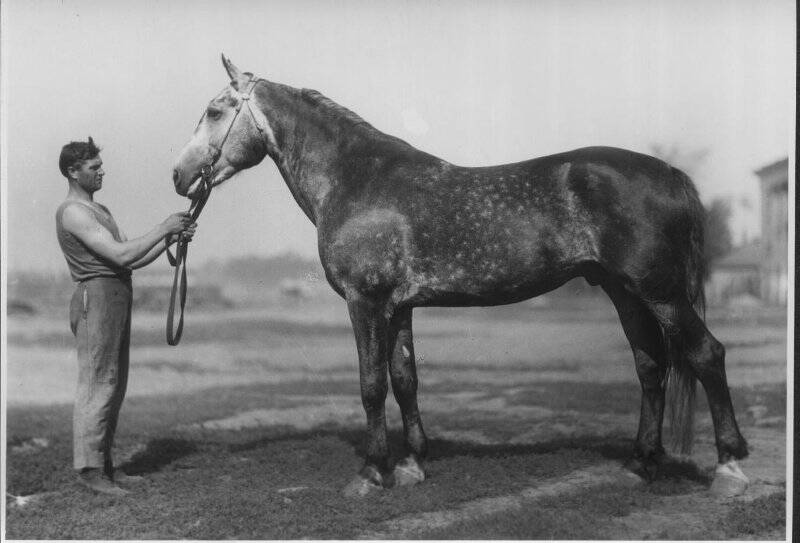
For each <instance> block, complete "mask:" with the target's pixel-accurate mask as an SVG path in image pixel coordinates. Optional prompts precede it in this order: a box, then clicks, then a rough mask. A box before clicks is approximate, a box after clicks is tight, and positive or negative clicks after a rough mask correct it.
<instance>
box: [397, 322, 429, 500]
mask: <svg viewBox="0 0 800 543" xmlns="http://www.w3.org/2000/svg"><path fill="white" fill-rule="evenodd" d="M389 351H390V358H389V373H390V375H391V377H392V391H393V392H394V397H395V400H397V404H398V405H399V406H400V413H401V414H402V416H403V433H404V435H405V449H406V450H405V457H404V458H403V459H402V460H400V461H399V462H398V463H397V465H395V467H394V472H393V474H394V484H395V485H399V486H404V485H415V484H417V483H421V482H422V481H424V480H425V471H424V470H423V468H422V460H423V459H424V458H425V455H426V454H427V452H428V440H427V438H426V437H425V432H424V430H423V429H422V419H421V418H420V416H419V409H418V407H417V368H416V364H415V363H414V339H413V336H412V333H411V308H410V307H409V308H403V309H400V310H398V311H397V312H396V313H395V314H394V316H393V317H392V319H391V320H390V321H389Z"/></svg>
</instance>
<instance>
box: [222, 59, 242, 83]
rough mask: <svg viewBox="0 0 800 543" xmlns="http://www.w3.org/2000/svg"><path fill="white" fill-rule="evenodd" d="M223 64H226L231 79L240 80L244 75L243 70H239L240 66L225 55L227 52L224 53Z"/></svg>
mask: <svg viewBox="0 0 800 543" xmlns="http://www.w3.org/2000/svg"><path fill="white" fill-rule="evenodd" d="M222 65H223V66H225V71H226V72H228V77H230V78H231V81H239V79H241V77H242V72H241V71H239V68H237V67H236V65H235V64H234V63H233V62H231V61H230V60H229V59H227V58H226V57H225V54H224V53H223V54H222Z"/></svg>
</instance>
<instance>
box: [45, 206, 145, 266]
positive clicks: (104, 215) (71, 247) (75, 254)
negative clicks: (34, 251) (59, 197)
mask: <svg viewBox="0 0 800 543" xmlns="http://www.w3.org/2000/svg"><path fill="white" fill-rule="evenodd" d="M69 205H79V206H84V207H86V208H88V209H90V210H91V211H92V213H94V216H95V217H96V218H97V222H99V223H100V224H101V225H102V226H103V227H104V228H105V229H106V230H108V231H109V232H111V235H112V236H113V237H114V239H115V240H117V241H122V239H121V237H120V235H119V228H117V223H116V222H114V218H113V217H112V216H111V213H109V211H108V209H106V207H105V206H103V205H101V204H95V205H96V206H97V207H99V208H100V209H97V208H96V207H95V206H93V205H90V204H84V203H81V202H77V201H74V200H68V201H66V202H63V203H62V204H61V205H60V206H58V210H57V211H56V234H57V235H58V244H59V245H60V246H61V251H62V252H63V253H64V258H65V259H66V260H67V266H68V267H69V273H70V275H71V276H72V280H73V281H86V280H87V279H93V278H95V277H119V278H121V279H127V278H129V277H130V276H131V270H130V269H129V268H124V267H121V266H117V265H116V264H114V263H112V262H109V261H108V260H105V259H104V258H103V257H102V256H100V255H98V254H96V253H94V252H92V250H91V249H89V248H88V247H87V246H86V245H84V243H83V242H82V241H81V240H79V239H78V238H77V237H75V236H74V235H72V234H71V233H70V232H67V231H66V230H65V229H64V225H63V224H62V217H63V215H64V209H66V207H67V206H69ZM101 210H102V211H101Z"/></svg>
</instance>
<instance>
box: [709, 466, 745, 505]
mask: <svg viewBox="0 0 800 543" xmlns="http://www.w3.org/2000/svg"><path fill="white" fill-rule="evenodd" d="M749 484H750V480H749V479H748V478H747V476H746V475H745V474H744V473H742V470H741V469H739V464H737V463H736V460H731V461H730V462H727V463H725V464H717V470H716V473H715V474H714V481H713V482H712V483H711V489H710V492H711V494H712V495H714V496H716V497H718V498H732V497H734V496H741V495H742V494H744V491H745V490H747V485H749Z"/></svg>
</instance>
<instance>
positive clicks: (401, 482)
mask: <svg viewBox="0 0 800 543" xmlns="http://www.w3.org/2000/svg"><path fill="white" fill-rule="evenodd" d="M424 480H425V471H424V470H423V469H422V467H420V465H419V464H418V463H417V461H416V460H414V459H413V458H406V459H405V460H403V461H402V462H400V463H398V464H397V465H395V467H394V484H395V486H413V485H418V484H419V483H421V482H422V481H424Z"/></svg>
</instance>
